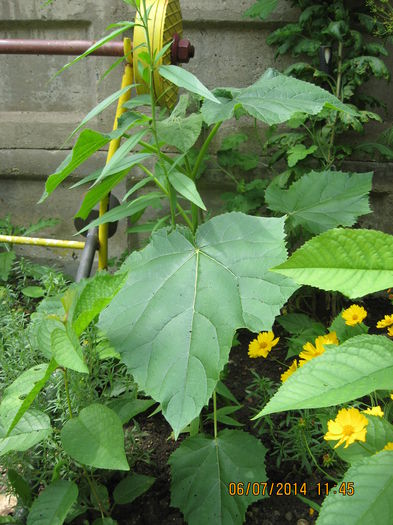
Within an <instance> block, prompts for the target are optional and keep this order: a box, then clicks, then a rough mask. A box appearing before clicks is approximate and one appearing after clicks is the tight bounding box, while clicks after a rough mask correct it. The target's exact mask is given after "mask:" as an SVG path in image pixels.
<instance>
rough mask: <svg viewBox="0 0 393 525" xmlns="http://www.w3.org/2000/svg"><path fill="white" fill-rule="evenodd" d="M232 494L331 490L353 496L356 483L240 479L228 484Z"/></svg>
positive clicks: (305, 493)
mask: <svg viewBox="0 0 393 525" xmlns="http://www.w3.org/2000/svg"><path fill="white" fill-rule="evenodd" d="M228 492H229V495H230V496H251V495H252V496H296V495H298V494H300V495H302V496H311V495H313V496H327V495H328V494H329V492H333V494H337V493H338V494H341V495H342V496H353V495H354V494H355V484H354V483H353V482H352V481H347V482H344V481H343V482H342V483H340V484H339V485H336V486H334V487H332V486H329V483H316V484H315V485H312V486H311V485H310V484H309V483H306V482H304V483H289V482H286V483H281V482H279V483H277V482H273V481H272V482H268V481H254V482H252V481H247V482H243V481H238V482H234V481H232V482H230V483H229V484H228Z"/></svg>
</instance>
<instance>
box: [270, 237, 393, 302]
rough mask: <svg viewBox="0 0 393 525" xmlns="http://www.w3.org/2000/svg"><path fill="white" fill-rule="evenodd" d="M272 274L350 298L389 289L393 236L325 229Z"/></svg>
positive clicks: (391, 276) (391, 275)
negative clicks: (333, 291)
mask: <svg viewBox="0 0 393 525" xmlns="http://www.w3.org/2000/svg"><path fill="white" fill-rule="evenodd" d="M272 270H273V271H276V272H278V273H281V274H283V275H286V276H288V277H291V278H292V279H294V280H295V281H296V282H298V283H299V284H307V285H310V286H316V287H318V288H321V289H322V290H335V291H338V292H341V293H342V294H344V295H346V296H348V297H349V298H351V299H354V298H356V297H362V296H363V295H367V294H369V293H373V292H379V291H380V290H386V289H387V288H390V287H392V286H393V237H392V236H391V235H388V234H386V233H382V232H380V231H375V230H362V229H359V230H350V229H344V228H343V229H334V230H329V231H327V232H325V233H322V234H321V235H318V237H314V238H313V239H311V240H309V241H307V242H306V243H305V244H304V245H303V246H302V247H301V248H299V249H298V250H296V252H295V253H293V254H292V255H291V257H289V259H288V260H287V261H286V262H285V263H283V264H280V265H279V266H276V267H275V268H272Z"/></svg>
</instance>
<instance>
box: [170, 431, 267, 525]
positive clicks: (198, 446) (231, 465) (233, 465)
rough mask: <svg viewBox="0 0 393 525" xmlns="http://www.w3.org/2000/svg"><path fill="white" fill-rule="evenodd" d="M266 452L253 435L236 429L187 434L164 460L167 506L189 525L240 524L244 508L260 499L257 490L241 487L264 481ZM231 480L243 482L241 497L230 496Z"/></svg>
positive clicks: (260, 496)
mask: <svg viewBox="0 0 393 525" xmlns="http://www.w3.org/2000/svg"><path fill="white" fill-rule="evenodd" d="M265 453H266V449H265V447H264V446H263V445H262V443H261V442H260V441H259V440H258V439H256V438H255V437H254V436H251V435H250V434H246V433H245V432H241V431H239V430H223V431H222V432H220V433H219V434H218V436H217V438H216V439H213V438H211V437H208V436H204V435H198V436H194V437H190V438H187V439H186V440H185V441H183V442H182V443H181V445H180V446H179V448H177V450H175V452H173V454H172V455H171V457H170V459H169V464H170V466H171V477H172V485H171V494H172V498H171V505H172V506H174V507H177V508H179V509H180V510H181V511H182V513H183V514H184V517H185V519H186V521H187V523H188V524H189V525H206V524H207V523H212V524H213V523H214V525H229V524H233V525H241V524H242V523H243V522H244V518H245V514H246V510H247V507H248V506H249V505H250V504H251V503H253V502H254V501H258V500H259V499H261V498H263V496H262V491H258V493H256V492H255V495H253V493H252V489H251V488H250V489H249V491H248V493H247V494H246V491H247V486H248V483H249V484H250V485H249V487H252V484H253V483H255V481H256V480H266V479H267V478H266V471H265ZM230 483H234V484H236V487H237V484H241V483H243V487H244V495H242V496H240V495H233V496H232V495H230V493H229V488H230V487H229V485H230ZM232 492H233V487H232Z"/></svg>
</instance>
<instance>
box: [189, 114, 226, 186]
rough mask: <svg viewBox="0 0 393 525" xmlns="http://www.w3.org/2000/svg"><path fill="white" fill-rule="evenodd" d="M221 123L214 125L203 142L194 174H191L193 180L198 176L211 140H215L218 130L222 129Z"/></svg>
mask: <svg viewBox="0 0 393 525" xmlns="http://www.w3.org/2000/svg"><path fill="white" fill-rule="evenodd" d="M221 124H222V122H217V124H215V125H214V127H213V129H212V130H211V131H210V133H209V135H208V137H207V139H206V140H205V142H204V143H203V145H202V147H201V149H200V151H199V155H198V157H197V159H196V161H195V166H194V169H193V170H192V174H191V178H192V180H195V179H196V176H197V175H198V170H199V167H200V165H201V163H202V161H203V159H204V157H205V155H206V153H207V150H208V147H209V145H210V142H211V141H212V140H213V138H214V137H215V135H216V133H217V131H218V130H219V129H220V127H221Z"/></svg>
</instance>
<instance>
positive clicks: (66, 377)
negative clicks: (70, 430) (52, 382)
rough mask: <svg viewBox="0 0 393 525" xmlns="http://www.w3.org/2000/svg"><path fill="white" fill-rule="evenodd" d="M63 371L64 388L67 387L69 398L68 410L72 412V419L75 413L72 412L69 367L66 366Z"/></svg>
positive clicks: (66, 391) (67, 396)
mask: <svg viewBox="0 0 393 525" xmlns="http://www.w3.org/2000/svg"><path fill="white" fill-rule="evenodd" d="M63 373H64V388H65V393H66V398H67V405H68V412H69V414H70V419H72V418H73V417H74V415H73V413H72V407H71V398H70V389H69V385H68V376H67V369H66V368H64V369H63Z"/></svg>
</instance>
